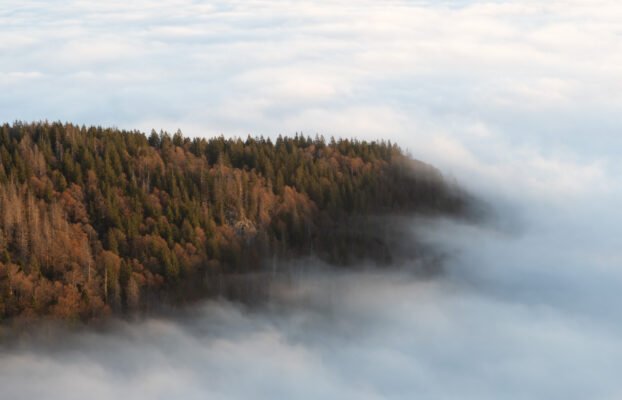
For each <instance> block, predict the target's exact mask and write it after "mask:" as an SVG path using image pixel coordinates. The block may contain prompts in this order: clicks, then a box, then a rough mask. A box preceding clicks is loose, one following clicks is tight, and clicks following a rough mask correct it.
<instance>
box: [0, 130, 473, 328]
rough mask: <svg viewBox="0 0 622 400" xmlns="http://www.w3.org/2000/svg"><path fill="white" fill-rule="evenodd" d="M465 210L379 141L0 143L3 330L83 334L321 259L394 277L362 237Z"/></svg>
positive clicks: (373, 238) (130, 138)
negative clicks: (242, 278)
mask: <svg viewBox="0 0 622 400" xmlns="http://www.w3.org/2000/svg"><path fill="white" fill-rule="evenodd" d="M466 207H467V200H466V197H465V196H464V194H463V193H462V192H461V191H460V190H459V189H458V188H456V187H455V186H454V185H453V184H449V183H447V182H446V181H444V180H443V178H442V176H441V175H440V174H439V173H438V172H437V171H436V170H435V169H434V168H432V167H430V166H428V165H427V164H424V163H421V162H418V161H415V160H412V159H411V158H410V157H409V156H408V155H407V154H405V153H404V152H403V151H402V150H401V149H400V148H399V147H398V146H397V145H395V144H391V143H390V142H385V141H380V142H376V141H372V142H368V141H358V140H345V139H344V140H342V139H340V140H335V139H330V140H326V139H324V138H323V137H317V136H316V137H315V138H311V137H306V136H303V135H295V136H294V137H281V136H279V137H278V138H277V139H276V140H270V139H266V138H263V137H248V138H246V139H239V138H224V137H216V138H211V139H203V138H187V137H184V136H183V135H182V134H181V132H179V131H178V132H177V133H175V134H173V135H169V134H168V133H165V132H160V133H157V132H155V131H152V132H151V134H150V135H145V134H143V133H141V132H138V131H124V130H118V129H106V128H102V127H85V126H76V125H72V124H61V123H48V122H39V123H22V122H15V123H13V124H12V125H11V124H4V125H3V126H2V127H1V128H0V317H1V318H2V319H11V318H14V317H23V318H35V317H39V316H53V317H58V318H63V319H69V320H90V319H93V318H98V317H102V316H105V315H109V314H122V313H128V312H129V313H132V312H137V311H144V310H149V309H152V308H154V307H157V306H158V305H160V304H179V303H184V302H188V301H192V300H196V299H199V298H202V297H204V296H206V295H209V294H210V292H211V291H212V290H213V289H214V287H215V286H216V282H219V280H220V279H221V278H222V277H223V276H227V275H233V274H245V273H251V272H261V271H263V270H265V269H267V268H272V267H273V266H274V263H275V262H280V261H282V260H291V259H294V258H297V257H302V256H316V257H319V258H321V259H323V260H324V261H326V262H327V263H331V264H334V265H348V264H350V263H352V262H353V261H355V260H361V259H369V260H371V261H373V262H377V263H389V262H390V261H391V249H390V243H387V242H388V240H386V238H385V239H383V237H382V235H378V234H374V232H376V233H377V232H378V231H377V230H376V229H375V227H374V225H373V223H372V221H373V220H374V218H373V217H376V216H387V215H396V214H399V215H403V214H412V213H420V214H447V215H460V214H463V213H464V212H465V209H466Z"/></svg>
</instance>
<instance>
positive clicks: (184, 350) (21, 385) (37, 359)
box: [0, 210, 622, 399]
mask: <svg viewBox="0 0 622 400" xmlns="http://www.w3.org/2000/svg"><path fill="white" fill-rule="evenodd" d="M528 211H529V210H525V212H524V213H523V215H529V214H528ZM508 217H509V216H508ZM502 218H503V214H500V213H499V212H498V213H497V217H496V220H497V221H499V222H502V221H501V220H502ZM511 221H512V222H511V223H508V224H516V223H517V222H516V218H511ZM407 222H408V226H410V227H411V229H412V231H413V233H414V234H415V235H416V237H417V238H418V240H419V241H421V242H422V243H424V244H425V245H427V246H433V247H434V248H435V249H437V251H439V252H442V253H443V254H444V256H443V258H442V259H443V273H440V274H434V275H424V276H422V275H421V274H420V273H419V267H420V265H418V263H419V261H413V262H410V263H404V264H402V265H400V266H395V267H393V268H381V269H379V268H374V267H372V266H369V265H367V266H365V265H361V266H359V268H355V269H348V270H343V269H331V268H330V267H328V266H326V265H322V264H321V263H320V262H319V261H313V260H305V261H299V262H297V263H296V264H295V265H293V266H292V268H291V271H292V273H290V274H287V275H286V276H283V277H282V278H276V279H275V280H274V282H273V284H272V286H271V287H270V289H269V297H268V299H267V300H266V301H263V302H261V304H257V305H255V306H252V305H250V306H249V305H244V304H241V303H236V302H231V301H227V300H224V299H220V300H209V301H207V302H205V303H203V304H200V305H197V306H196V307H193V308H190V309H186V310H185V311H183V312H180V313H178V314H176V315H175V316H171V317H159V318H155V317H151V318H143V319H138V320H134V321H113V322H112V323H111V325H110V326H108V327H107V328H106V329H103V330H98V329H89V330H86V331H81V332H80V331H75V330H74V331H67V330H62V329H61V330H58V328H53V329H51V330H50V331H48V332H47V333H46V334H45V335H34V337H31V338H29V339H22V340H21V341H18V342H17V343H16V344H15V343H14V344H13V345H11V346H5V347H4V348H3V350H2V353H1V355H0V360H1V362H0V384H1V385H2V387H3V398H7V399H31V398H38V397H44V398H47V399H79V398H84V397H85V396H88V397H89V398H93V399H110V398H116V397H118V396H123V397H128V398H133V399H153V398H156V399H172V398H183V399H195V398H196V399H204V398H210V399H211V398H215V399H221V398H222V399H245V398H261V399H263V398H265V399H275V398H299V399H307V398H308V399H317V398H352V399H354V398H356V399H360V398H362V399H386V398H390V399H400V398H403V399H412V398H414V397H416V398H424V399H425V398H429V399H469V398H477V399H499V398H503V399H534V398H560V397H562V398H568V399H585V398H592V399H609V398H617V397H619V396H620V395H621V394H622V393H621V390H620V385H619V383H618V379H617V378H618V376H617V375H618V374H617V371H619V368H620V367H622V361H621V360H622V357H621V356H622V346H621V345H622V343H621V338H622V320H621V318H620V317H619V313H618V310H617V306H616V305H617V304H618V301H617V293H616V292H617V288H619V284H620V273H619V271H617V270H616V269H615V268H610V267H613V265H612V264H611V261H612V260H610V259H607V258H606V257H605V258H602V257H601V258H599V257H597V256H596V255H601V256H603V257H604V256H605V253H604V252H603V246H605V247H606V243H605V242H602V241H601V240H599V238H596V237H592V238H591V240H590V241H588V242H587V243H586V242H582V243H581V242H578V241H576V239H574V238H573V237H572V236H573V233H572V232H569V230H568V226H567V225H563V224H559V221H558V220H554V221H553V222H555V227H556V228H551V227H550V226H548V224H547V223H546V222H547V221H543V222H542V223H540V224H537V225H535V226H534V225H528V226H521V227H515V229H507V226H508V224H503V223H499V224H493V223H486V224H473V223H472V222H468V223H467V222H460V221H455V220H438V219H409V220H407ZM523 223H525V220H523ZM575 223H576V222H575ZM500 227H501V228H500ZM572 240H574V241H572Z"/></svg>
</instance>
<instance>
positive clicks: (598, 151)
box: [0, 0, 622, 399]
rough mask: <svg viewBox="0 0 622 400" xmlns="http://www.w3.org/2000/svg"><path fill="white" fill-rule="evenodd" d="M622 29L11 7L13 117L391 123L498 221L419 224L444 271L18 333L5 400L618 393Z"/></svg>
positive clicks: (310, 13) (427, 7) (475, 12)
mask: <svg viewBox="0 0 622 400" xmlns="http://www.w3.org/2000/svg"><path fill="white" fill-rule="evenodd" d="M620 21H622V4H620V3H619V2H617V1H613V0H596V1H581V0H564V1H562V0H552V1H547V2H542V1H535V0H533V1H532V0H525V1H518V0H516V1H513V0H508V1H406V0H404V1H361V2H355V3H352V2H345V1H331V2H323V1H319V2H304V1H294V0H291V1H243V2H235V1H233V2H220V1H190V0H160V1H147V0H140V1H131V2H130V1H107V2H98V1H86V0H82V1H78V0H75V1H69V0H54V1H13V0H8V1H5V2H3V4H2V5H1V6H0V120H2V121H13V120H15V119H22V120H40V119H49V120H62V121H73V122H77V123H85V124H103V125H117V126H119V127H123V128H139V129H142V130H145V131H149V130H150V129H151V128H156V129H160V128H164V129H168V130H171V131H174V130H176V129H177V128H181V129H182V131H183V132H184V133H186V134H187V135H192V136H209V135H213V134H220V133H223V134H225V135H227V136H231V135H242V136H244V135H246V134H263V135H266V136H271V137H274V136H275V135H276V134H279V133H282V134H292V133H294V132H300V131H302V132H304V133H307V134H315V133H320V134H323V135H325V136H330V135H335V136H347V137H348V136H356V137H359V138H367V139H374V138H384V139H390V140H393V141H397V142H398V143H399V144H401V145H402V146H403V147H405V148H406V149H408V150H409V151H410V152H411V154H412V155H413V156H414V157H417V158H420V159H422V160H424V161H427V162H429V163H431V164H433V165H435V166H437V167H439V168H440V169H441V170H442V171H443V172H444V173H445V174H446V175H447V176H448V177H449V178H450V179H456V180H457V181H458V182H459V183H460V184H461V185H463V186H464V187H466V188H467V189H469V190H470V191H471V192H473V193H476V194H477V195H478V196H480V197H481V198H484V199H485V200H486V201H487V202H488V203H489V204H490V207H491V209H490V211H491V213H492V215H493V217H492V218H490V219H489V220H488V221H486V222H484V223H482V224H473V223H464V222H459V221H448V220H440V221H429V220H418V219H415V220H412V221H405V222H406V223H408V224H410V226H412V229H413V231H414V232H415V234H416V236H417V237H418V238H419V240H423V241H425V242H426V243H428V244H430V245H431V246H434V248H436V249H439V251H441V252H442V253H443V254H444V255H445V257H444V273H443V274H441V275H439V276H434V277H425V278H423V277H421V276H419V275H417V274H413V273H412V272H411V270H412V268H411V266H409V265H402V266H400V267H399V268H395V269H393V270H382V271H378V270H373V269H365V270H362V271H348V272H344V271H341V272H334V271H332V272H327V271H326V269H325V268H320V266H319V265H317V266H316V265H314V264H313V263H312V262H310V263H308V264H307V265H306V266H305V268H304V270H305V272H304V273H302V274H300V275H297V277H296V278H295V279H293V280H290V285H289V286H288V289H287V290H281V291H278V292H277V293H276V294H275V295H274V298H273V299H272V300H271V301H270V302H268V303H267V304H264V305H262V306H261V307H258V308H248V307H246V306H242V305H239V304H235V303H230V302H226V301H211V302H208V303H206V304H204V305H201V306H199V307H197V309H194V310H191V311H188V315H184V316H178V317H176V318H150V319H146V320H140V321H135V322H131V323H130V322H118V323H117V324H116V325H115V328H114V329H109V330H108V331H106V333H104V332H100V331H91V332H87V333H84V332H83V333H65V334H63V335H61V337H62V340H60V339H59V340H57V341H56V343H54V345H50V343H47V342H38V341H34V342H32V341H28V342H24V343H22V344H21V345H19V344H13V345H11V346H8V347H6V346H5V347H3V348H2V351H1V352H0V387H1V388H2V391H1V395H0V397H2V398H7V399H31V398H46V399H78V398H84V397H89V398H92V399H100V398H101V399H109V398H116V397H126V398H132V399H143V398H144V399H154V398H161V399H173V398H175V399H177V398H179V399H181V398H183V399H194V398H196V399H205V398H210V399H211V398H214V399H219V398H222V399H237V398H240V399H241V398H265V399H275V398H309V399H317V398H339V399H342V398H353V399H367V398H369V399H385V398H390V399H393V398H398V399H399V398H403V399H413V398H421V399H551V398H563V399H586V398H589V399H617V398H620V397H622V384H620V383H619V371H620V370H621V369H622V317H621V314H620V312H619V309H620V307H621V306H622V299H621V298H620V288H622V250H620V238H622V218H621V215H622V214H621V213H620V210H619V207H620V204H622V187H621V185H620V181H619V179H618V177H619V176H620V173H621V172H622V163H621V162H620V158H619V151H620V149H622V135H620V132H622V129H621V128H622V123H621V122H620V118H619V116H620V113H621V111H622V68H620V65H622V40H620V38H621V35H622V23H621V22H620ZM314 271H315V272H314Z"/></svg>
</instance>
